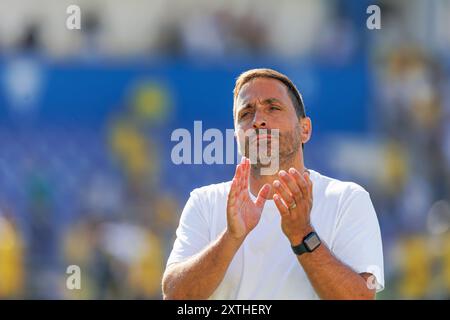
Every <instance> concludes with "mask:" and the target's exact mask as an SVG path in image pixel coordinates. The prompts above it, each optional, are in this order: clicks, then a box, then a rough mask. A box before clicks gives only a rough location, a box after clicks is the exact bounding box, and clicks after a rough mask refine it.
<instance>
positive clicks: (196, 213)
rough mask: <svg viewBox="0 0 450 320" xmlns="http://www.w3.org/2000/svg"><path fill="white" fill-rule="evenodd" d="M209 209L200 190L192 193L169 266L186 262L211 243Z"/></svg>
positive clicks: (182, 214) (179, 226) (177, 233)
mask: <svg viewBox="0 0 450 320" xmlns="http://www.w3.org/2000/svg"><path fill="white" fill-rule="evenodd" d="M206 213H207V208H206V206H205V204H204V203H203V202H202V199H201V193H200V192H199V191H198V189H196V190H194V191H192V192H191V194H190V197H189V199H188V201H187V202H186V205H185V207H184V209H183V212H182V213H181V218H180V223H179V225H178V228H177V231H176V239H175V243H174V245H173V248H172V252H171V253H170V255H169V259H168V260H167V266H168V265H170V264H172V263H175V262H181V261H183V260H186V259H187V258H189V257H191V256H193V255H195V254H197V253H199V252H200V251H201V250H202V249H203V248H205V247H206V246H207V245H208V243H209V242H210V241H209V225H208V222H207V221H208V219H207V215H206Z"/></svg>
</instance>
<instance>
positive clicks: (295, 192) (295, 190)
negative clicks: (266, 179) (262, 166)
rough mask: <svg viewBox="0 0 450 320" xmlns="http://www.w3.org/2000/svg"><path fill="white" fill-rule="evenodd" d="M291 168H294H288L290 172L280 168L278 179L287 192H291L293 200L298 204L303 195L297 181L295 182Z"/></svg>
mask: <svg viewBox="0 0 450 320" xmlns="http://www.w3.org/2000/svg"><path fill="white" fill-rule="evenodd" d="M293 169H294V168H291V169H289V173H290V174H287V173H286V172H285V171H284V170H281V171H280V173H279V176H280V180H281V181H282V182H283V184H284V185H285V186H286V187H287V188H288V189H289V192H290V193H291V195H292V197H293V198H294V200H295V202H296V203H297V204H298V203H300V201H301V200H302V197H303V195H302V192H301V190H300V188H299V187H298V185H297V183H296V182H295V180H294V177H293V176H292V172H293Z"/></svg>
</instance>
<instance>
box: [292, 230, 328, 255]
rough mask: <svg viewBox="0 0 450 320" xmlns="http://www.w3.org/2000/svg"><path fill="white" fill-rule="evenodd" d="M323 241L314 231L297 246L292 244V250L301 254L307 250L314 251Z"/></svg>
mask: <svg viewBox="0 0 450 320" xmlns="http://www.w3.org/2000/svg"><path fill="white" fill-rule="evenodd" d="M321 243H322V242H321V241H320V238H319V236H318V235H317V233H315V232H314V231H313V232H310V233H309V234H308V235H307V236H306V237H304V238H303V241H302V243H300V244H299V245H297V246H292V250H293V251H294V253H295V254H296V255H298V256H300V255H302V254H304V253H306V252H313V251H314V250H316V249H317V248H318V247H319V246H320V244H321Z"/></svg>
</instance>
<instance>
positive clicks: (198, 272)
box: [163, 231, 242, 299]
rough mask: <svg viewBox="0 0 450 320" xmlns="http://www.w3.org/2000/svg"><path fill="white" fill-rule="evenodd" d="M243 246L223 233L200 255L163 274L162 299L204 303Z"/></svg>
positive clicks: (170, 268) (176, 265)
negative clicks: (201, 301) (201, 300)
mask: <svg viewBox="0 0 450 320" xmlns="http://www.w3.org/2000/svg"><path fill="white" fill-rule="evenodd" d="M241 244H242V240H236V239H234V238H233V237H231V236H230V235H229V234H228V233H227V232H226V231H224V232H223V233H222V234H221V235H220V236H219V238H218V239H217V240H216V241H214V242H213V243H212V244H211V245H209V246H208V247H207V248H205V249H204V250H203V251H202V252H200V253H199V254H197V255H195V256H194V257H192V258H190V259H188V260H187V261H184V262H181V263H177V264H175V265H174V266H172V267H169V269H168V270H166V272H165V274H164V277H163V296H164V299H207V298H209V296H211V294H212V293H213V292H214V291H215V290H216V288H217V287H218V286H219V284H220V282H221V281H222V279H223V277H224V276H225V272H226V271H227V269H228V266H229V265H230V263H231V261H232V259H233V257H234V255H235V254H236V252H237V250H238V249H239V247H240V246H241Z"/></svg>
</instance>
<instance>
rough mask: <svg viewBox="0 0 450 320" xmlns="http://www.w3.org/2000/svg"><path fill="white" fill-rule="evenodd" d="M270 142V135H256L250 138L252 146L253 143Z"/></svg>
mask: <svg viewBox="0 0 450 320" xmlns="http://www.w3.org/2000/svg"><path fill="white" fill-rule="evenodd" d="M271 140H272V136H271V135H270V134H258V135H254V136H252V137H251V138H250V143H251V144H254V143H258V142H260V141H271Z"/></svg>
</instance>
